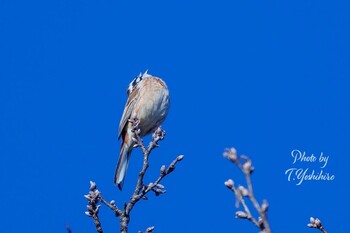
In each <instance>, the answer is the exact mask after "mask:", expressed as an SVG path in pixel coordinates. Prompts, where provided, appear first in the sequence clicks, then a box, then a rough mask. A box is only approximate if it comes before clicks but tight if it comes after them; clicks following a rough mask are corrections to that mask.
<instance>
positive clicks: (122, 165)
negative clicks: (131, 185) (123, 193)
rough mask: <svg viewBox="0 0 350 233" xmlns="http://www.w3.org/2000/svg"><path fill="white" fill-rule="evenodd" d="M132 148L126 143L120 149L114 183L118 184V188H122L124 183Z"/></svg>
mask: <svg viewBox="0 0 350 233" xmlns="http://www.w3.org/2000/svg"><path fill="white" fill-rule="evenodd" d="M130 154H131V150H129V146H128V145H126V144H124V145H123V146H122V148H121V150H120V154H119V159H118V164H117V167H116V169H115V173H114V184H116V185H118V188H119V189H120V190H122V188H123V184H124V178H125V174H126V170H127V169H128V165H129V160H130Z"/></svg>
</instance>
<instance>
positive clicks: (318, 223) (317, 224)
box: [307, 217, 327, 233]
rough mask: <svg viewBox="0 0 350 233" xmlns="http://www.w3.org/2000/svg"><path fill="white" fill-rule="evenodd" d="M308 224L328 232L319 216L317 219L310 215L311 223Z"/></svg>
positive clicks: (325, 232)
mask: <svg viewBox="0 0 350 233" xmlns="http://www.w3.org/2000/svg"><path fill="white" fill-rule="evenodd" d="M307 226H308V227H310V228H315V229H318V230H320V231H322V232H323V233H327V231H326V229H325V228H324V227H323V225H322V222H321V220H320V219H318V218H316V219H315V218H313V217H310V223H308V224H307Z"/></svg>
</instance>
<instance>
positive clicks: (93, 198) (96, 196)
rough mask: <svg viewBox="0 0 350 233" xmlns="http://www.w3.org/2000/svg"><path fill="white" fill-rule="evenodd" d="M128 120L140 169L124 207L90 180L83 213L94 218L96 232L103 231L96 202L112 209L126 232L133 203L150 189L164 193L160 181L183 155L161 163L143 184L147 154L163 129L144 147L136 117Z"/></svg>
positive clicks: (157, 193)
mask: <svg viewBox="0 0 350 233" xmlns="http://www.w3.org/2000/svg"><path fill="white" fill-rule="evenodd" d="M129 122H131V123H132V126H133V128H132V133H133V136H132V137H133V140H134V142H135V147H140V148H141V150H142V153H143V164H142V168H141V171H140V172H139V176H138V179H137V182H136V186H135V190H134V192H133V194H132V195H131V197H130V200H129V202H128V203H125V204H124V209H120V208H118V207H117V206H116V204H115V201H114V200H112V201H110V202H108V201H106V200H105V199H104V198H103V197H102V195H101V193H100V192H99V191H98V190H97V188H96V183H94V182H92V181H91V182H90V191H89V193H88V194H87V195H85V198H86V199H87V200H88V202H89V203H88V205H87V209H88V211H86V212H85V214H86V215H87V216H89V217H92V218H93V219H94V224H95V227H96V230H97V232H98V233H103V231H102V226H101V223H100V220H99V217H98V210H99V208H100V205H97V204H98V203H99V202H101V203H103V204H104V205H106V206H107V207H108V208H110V209H111V210H112V211H114V213H115V215H116V216H117V217H118V218H119V223H120V232H121V233H127V232H128V226H129V221H130V213H131V211H132V209H133V207H134V206H135V204H136V203H137V202H138V201H140V200H141V199H147V198H146V194H148V193H149V192H150V191H153V192H154V193H155V195H156V196H158V195H160V194H163V193H165V192H166V190H165V189H164V186H163V185H161V184H160V182H161V181H162V179H163V178H164V177H165V176H167V175H168V174H170V173H171V172H173V171H174V169H175V166H176V164H177V163H178V162H179V161H181V160H182V159H183V157H184V156H183V155H179V156H178V157H177V158H176V159H175V160H174V161H172V162H171V163H170V165H169V166H168V167H167V168H166V167H165V166H164V165H163V166H162V167H161V168H160V174H159V177H158V178H157V179H156V180H155V181H154V182H153V183H149V184H148V185H145V184H144V176H145V174H146V172H147V169H148V167H149V161H148V160H149V156H150V154H151V152H152V150H153V149H154V148H156V147H158V146H159V145H158V142H159V141H161V140H163V138H164V136H165V131H163V130H162V129H161V128H160V127H159V128H158V129H157V130H155V132H154V133H153V135H152V141H151V142H150V143H149V144H148V147H147V148H146V146H145V145H144V144H143V141H142V138H141V131H140V129H139V127H138V126H139V121H138V120H137V119H133V120H129ZM153 230H154V227H153V226H152V227H149V228H147V229H146V231H145V232H153Z"/></svg>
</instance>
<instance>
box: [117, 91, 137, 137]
mask: <svg viewBox="0 0 350 233" xmlns="http://www.w3.org/2000/svg"><path fill="white" fill-rule="evenodd" d="M138 92H139V90H138V89H134V91H132V92H131V93H130V95H129V97H128V101H127V102H126V104H125V108H124V112H123V115H122V118H121V119H120V123H119V130H118V139H119V138H120V136H121V134H122V132H123V129H124V127H125V125H126V124H127V123H128V120H129V118H130V116H131V113H132V111H133V110H134V106H135V103H136V102H137V96H138Z"/></svg>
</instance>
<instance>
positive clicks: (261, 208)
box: [224, 148, 271, 233]
mask: <svg viewBox="0 0 350 233" xmlns="http://www.w3.org/2000/svg"><path fill="white" fill-rule="evenodd" d="M224 157H226V158H228V159H229V160H230V161H231V162H233V163H234V164H235V165H236V166H237V167H238V168H239V169H240V170H241V172H242V173H243V174H244V176H245V179H246V184H247V187H248V189H246V188H244V187H243V186H238V188H235V187H234V182H233V180H231V179H229V180H228V181H226V182H225V185H226V187H228V188H229V189H230V190H231V191H233V192H234V193H235V196H236V199H237V201H238V203H241V204H242V206H243V209H244V211H237V212H236V217H237V218H242V219H247V220H249V221H251V222H252V223H253V224H254V225H255V226H257V227H258V228H259V229H260V230H261V231H262V232H264V233H271V229H270V225H269V222H268V220H267V209H268V203H267V201H263V203H262V205H260V204H259V202H258V201H257V200H256V198H255V196H254V192H253V184H252V181H251V174H252V173H253V171H254V167H253V166H252V160H251V159H250V158H249V157H247V156H245V155H241V156H239V157H238V156H237V152H236V149H234V148H229V149H226V150H225V152H224ZM240 160H241V161H242V162H243V163H241V162H240ZM245 197H246V198H248V199H249V200H250V202H251V203H252V204H253V206H254V208H255V209H256V211H257V212H258V213H259V219H258V220H256V218H254V217H253V216H252V214H251V211H250V210H249V207H248V205H247V204H246V202H245V200H244V198H245Z"/></svg>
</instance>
